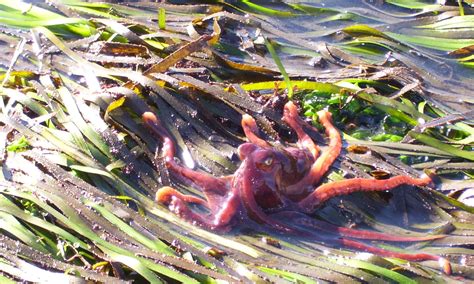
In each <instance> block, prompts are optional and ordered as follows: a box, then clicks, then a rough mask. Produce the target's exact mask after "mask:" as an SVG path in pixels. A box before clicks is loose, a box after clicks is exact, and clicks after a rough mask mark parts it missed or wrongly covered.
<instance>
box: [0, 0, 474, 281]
mask: <svg viewBox="0 0 474 284" xmlns="http://www.w3.org/2000/svg"><path fill="white" fill-rule="evenodd" d="M47 2H48V3H46V1H45V2H42V1H34V4H30V3H26V2H21V1H7V0H0V24H1V25H2V26H1V31H2V32H1V33H0V41H1V43H2V49H3V50H4V52H3V53H2V56H1V61H0V62H1V69H2V72H1V78H0V79H1V84H2V86H1V89H0V94H1V99H0V109H1V112H0V122H1V128H0V129H1V131H0V134H1V137H2V139H0V142H1V144H0V148H1V149H2V151H1V153H2V156H1V157H2V158H1V160H0V161H1V165H2V175H1V178H0V224H1V226H0V271H1V273H0V282H2V283H10V282H14V281H31V282H41V281H44V280H46V279H47V280H49V281H51V279H54V280H57V281H74V280H78V279H88V280H92V281H97V282H105V283H112V282H125V281H133V280H137V281H140V280H146V281H149V282H153V283H155V282H156V283H160V282H185V283H198V282H203V283H216V282H221V281H227V282H235V281H238V280H242V281H253V282H267V281H268V282H272V281H273V282H285V281H287V282H298V283H315V282H318V281H320V282H325V281H327V282H351V283H352V282H370V283H372V282H384V281H388V282H403V283H413V282H418V281H419V282H423V281H425V282H426V281H433V282H441V283H442V282H451V281H454V280H459V281H463V280H474V264H473V259H474V250H473V246H474V208H473V207H470V206H469V205H474V201H473V199H474V197H473V196H474V194H473V190H474V171H473V168H474V151H473V147H474V128H473V127H474V112H473V110H472V107H473V104H474V99H473V97H472V94H473V91H474V87H473V86H474V84H473V83H474V82H473V78H474V76H473V71H472V68H473V67H474V56H473V46H474V39H473V38H472V33H473V29H474V27H473V20H474V18H473V17H474V13H473V12H474V10H473V9H472V8H471V7H470V5H472V3H470V2H471V1H446V2H448V3H446V4H445V5H441V4H435V2H436V1H405V0H390V1H346V0H341V1H312V2H313V4H308V3H307V2H310V1H294V0H293V1H284V0H282V1H206V4H202V1H166V3H152V2H150V3H148V2H139V3H134V2H129V3H126V4H124V3H122V4H111V3H88V2H83V1H78V0H53V1H47ZM181 2H185V5H183V3H181ZM191 2H193V3H191ZM266 2H271V4H268V3H267V4H265V3H266ZM323 2H330V4H329V3H325V4H324V3H323ZM371 2H375V3H371ZM451 2H452V3H451ZM288 99H292V100H294V101H296V102H299V105H300V106H301V114H302V115H305V116H306V117H307V119H308V121H312V122H313V123H314V125H315V126H316V127H319V126H318V124H317V122H316V121H317V115H316V113H317V111H318V110H320V109H323V108H328V109H329V110H330V111H331V112H332V113H333V114H334V120H335V123H336V126H337V127H338V129H340V130H341V132H342V133H343V135H344V141H345V143H346V144H345V145H344V146H345V149H346V151H345V152H344V153H343V155H342V156H341V157H340V158H339V159H338V163H336V165H335V166H334V167H333V169H332V171H331V173H330V174H329V175H328V176H327V180H326V181H331V180H338V179H344V178H349V177H371V176H372V177H376V178H384V177H387V176H390V175H397V174H409V175H412V176H418V175H419V174H420V172H421V171H422V170H431V171H433V170H434V171H436V174H437V178H438V182H437V184H438V188H437V189H436V190H435V189H429V188H423V189H419V190H413V189H414V188H413V187H408V186H406V187H400V188H399V189H397V190H395V191H393V192H390V193H385V192H382V193H370V194H353V195H351V196H345V197H342V198H334V200H331V201H330V202H328V204H327V205H325V206H324V207H322V208H320V210H319V211H318V212H316V213H315V214H314V216H312V218H314V219H315V220H323V221H327V222H330V223H332V224H335V225H338V226H343V227H357V228H360V229H370V230H375V231H379V232H385V233H392V234H398V235H404V234H405V235H406V234H410V235H425V234H446V235H447V236H446V237H445V238H441V239H437V240H433V241H429V242H422V243H411V244H409V245H407V244H398V243H395V244H394V243H390V244H389V243H386V242H379V243H376V245H377V246H379V247H381V248H388V249H391V250H396V251H401V252H426V253H432V254H437V255H442V256H444V257H446V258H448V259H449V260H450V261H451V263H452V265H453V275H445V274H443V273H442V272H441V270H440V268H439V266H438V263H436V262H433V261H424V262H419V263H417V262H414V263H409V262H407V261H405V260H400V259H396V258H382V257H378V256H374V255H369V254H365V253H360V252H355V251H351V250H348V249H340V248H337V247H334V246H332V245H331V236H329V237H328V241H327V242H325V243H322V242H318V241H314V240H311V239H308V238H304V237H299V236H287V235H284V234H280V233H278V232H275V231H272V230H269V229H268V228H265V227H264V226H258V224H240V225H239V226H236V227H235V228H234V229H233V230H232V231H231V232H230V233H228V234H224V235H219V234H215V233H213V232H209V231H206V230H203V229H201V228H199V227H197V226H193V225H192V224H190V223H187V222H185V221H183V220H180V219H179V218H178V217H177V216H175V215H173V214H172V213H170V212H169V211H168V210H167V208H165V207H163V206H160V205H157V204H155V202H154V201H153V196H154V193H155V192H156V190H157V189H158V188H159V187H161V186H163V185H170V184H172V185H173V186H175V187H177V188H178V189H179V190H180V191H182V192H185V193H192V194H197V195H200V194H201V193H200V192H198V191H197V190H195V189H193V188H192V187H189V186H187V185H184V184H180V183H179V182H178V181H176V180H174V179H173V177H170V175H169V173H168V172H167V170H166V169H165V167H164V165H163V161H161V160H160V159H157V160H155V159H154V155H155V150H156V149H157V147H160V143H159V141H156V140H155V139H154V138H153V137H151V135H150V134H149V132H148V131H147V129H146V128H145V127H144V126H143V123H142V122H141V120H140V115H141V114H142V113H143V112H144V111H149V110H151V111H153V112H155V113H156V114H157V115H158V116H159V117H160V119H161V120H162V121H163V123H164V124H165V126H166V127H167V128H168V129H169V130H170V132H171V134H172V136H173V137H174V138H175V140H176V142H177V144H178V146H179V153H180V155H179V156H180V160H181V161H182V162H183V163H184V164H186V165H187V166H189V167H197V168H199V169H201V170H203V171H206V172H210V173H212V174H213V175H215V176H219V175H227V174H231V173H233V172H234V171H235V169H236V168H237V166H238V159H237V157H236V147H237V146H238V145H240V144H241V143H242V142H243V141H244V140H243V138H242V137H243V134H242V130H241V128H240V120H241V116H242V114H244V113H248V114H251V115H252V116H253V117H255V119H256V120H257V123H258V124H259V126H261V128H262V129H263V130H264V134H263V135H265V136H266V138H269V140H272V141H278V140H280V141H285V142H286V143H292V142H294V139H293V138H292V135H291V134H289V132H288V131H289V129H288V127H287V126H286V125H285V124H284V123H282V122H281V119H280V118H281V111H282V106H283V104H284V102H285V101H287V100H288ZM311 135H312V138H313V139H315V140H317V141H318V143H319V144H323V143H324V139H323V138H322V136H321V135H319V134H318V133H311ZM332 238H334V237H333V236H332Z"/></svg>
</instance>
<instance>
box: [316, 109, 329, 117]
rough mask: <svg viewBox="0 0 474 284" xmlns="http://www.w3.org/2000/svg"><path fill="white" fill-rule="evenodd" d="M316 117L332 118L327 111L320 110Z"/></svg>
mask: <svg viewBox="0 0 474 284" xmlns="http://www.w3.org/2000/svg"><path fill="white" fill-rule="evenodd" d="M317 115H318V117H329V118H331V117H332V114H331V112H329V111H328V110H327V109H322V110H320V111H318V112H317Z"/></svg>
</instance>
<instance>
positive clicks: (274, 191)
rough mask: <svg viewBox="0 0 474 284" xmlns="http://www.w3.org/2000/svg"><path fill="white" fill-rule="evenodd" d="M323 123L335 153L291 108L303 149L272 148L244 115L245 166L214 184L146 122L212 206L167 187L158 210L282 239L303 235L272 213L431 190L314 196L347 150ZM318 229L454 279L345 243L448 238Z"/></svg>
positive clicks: (150, 117) (325, 116) (347, 189)
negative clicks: (262, 230) (245, 222)
mask: <svg viewBox="0 0 474 284" xmlns="http://www.w3.org/2000/svg"><path fill="white" fill-rule="evenodd" d="M318 117H319V121H320V123H321V124H322V125H323V126H324V128H325V129H326V135H327V136H328V137H329V147H328V148H327V149H326V150H325V151H322V152H321V151H320V149H319V147H318V146H317V145H316V144H315V143H314V142H313V140H312V139H311V138H310V137H309V135H308V134H307V133H305V131H304V130H303V128H304V126H305V125H306V127H311V126H309V125H307V124H306V123H305V122H304V121H303V120H302V119H301V118H300V117H299V115H298V109H297V107H296V105H295V104H293V103H292V102H291V101H290V102H288V103H286V105H285V107H284V113H283V121H284V122H285V123H287V124H288V125H289V126H290V127H291V128H292V129H293V130H294V131H295V132H296V134H297V136H298V141H297V146H298V147H285V148H283V147H274V146H272V145H270V144H269V143H268V142H266V141H265V140H263V139H262V138H260V137H259V136H258V134H257V132H258V128H257V125H256V123H255V120H254V119H253V118H252V117H251V116H250V115H244V116H243V117H242V128H243V130H244V132H245V136H246V137H247V139H248V141H249V142H247V143H244V144H242V145H240V146H239V148H238V154H239V157H240V160H241V161H242V163H241V165H240V167H239V168H238V169H237V171H236V172H235V173H234V174H233V175H229V176H224V177H214V176H211V175H209V174H206V173H201V172H197V171H194V170H191V169H188V168H185V167H183V166H181V165H179V164H178V163H177V162H176V161H175V145H174V142H173V140H172V138H171V136H170V135H169V133H168V131H167V130H166V129H165V128H164V127H163V126H162V125H161V123H160V121H159V120H158V119H157V117H156V116H155V115H154V114H153V113H151V112H146V113H144V114H143V116H142V118H143V121H144V122H145V125H146V126H147V127H148V128H149V129H150V130H151V132H152V133H154V134H155V135H156V136H157V137H158V138H159V139H161V141H162V144H163V147H162V153H163V156H164V158H165V163H166V166H167V168H168V170H169V171H170V173H172V174H173V175H175V176H177V177H178V178H180V179H182V180H184V181H186V182H188V183H189V182H190V183H192V184H193V185H194V186H196V187H197V188H199V189H201V190H202V192H203V194H204V196H205V198H206V200H204V199H202V198H200V197H196V196H191V195H184V194H182V193H180V192H178V191H177V190H175V189H173V188H171V187H169V186H165V187H162V188H160V189H159V190H158V192H157V193H156V200H157V202H159V203H162V204H165V205H167V206H168V208H169V209H170V210H171V211H172V212H174V213H175V214H177V215H179V216H180V217H181V218H183V219H185V220H188V221H190V222H192V223H194V224H198V225H200V226H202V227H204V228H206V229H209V230H217V231H225V230H228V229H229V228H230V227H231V226H232V224H233V222H234V221H237V220H239V219H244V218H246V217H247V216H249V217H250V218H251V219H253V220H254V221H256V222H258V223H263V224H266V225H268V226H270V227H273V228H276V229H277V230H279V231H284V232H288V233H295V232H298V229H296V228H294V227H292V226H290V225H288V224H285V223H283V222H280V221H278V220H276V219H274V218H272V217H271V215H270V213H271V212H276V211H280V212H281V211H284V210H288V211H291V212H295V211H296V212H303V213H312V212H314V211H315V210H316V209H317V207H318V206H320V205H321V204H323V203H324V202H326V201H327V200H328V199H330V198H332V197H335V196H340V195H347V194H350V193H352V192H356V191H386V190H391V189H393V188H396V187H397V186H399V185H412V186H426V185H429V184H431V182H432V180H431V178H430V177H429V176H425V177H422V178H412V177H409V176H404V175H400V176H395V177H392V178H389V179H385V180H374V179H364V178H353V179H347V180H341V181H335V182H330V183H326V184H323V185H320V186H317V187H316V189H314V188H315V186H316V185H317V184H318V183H319V182H320V180H321V178H322V177H323V176H324V175H325V174H326V172H327V171H328V169H329V168H330V166H331V165H332V164H333V163H334V161H335V159H336V158H337V157H338V156H339V154H340V152H341V147H342V142H341V136H340V134H339V131H338V130H337V129H336V128H335V127H334V126H333V124H332V119H331V113H330V112H328V111H325V110H321V111H319V112H318ZM188 203H195V204H200V205H202V206H205V207H206V208H208V209H209V211H210V213H209V214H201V213H197V212H195V211H193V210H192V209H190V207H189V206H188ZM311 224H312V226H315V227H317V228H318V229H322V230H325V231H331V232H334V231H336V232H337V233H338V234H339V235H341V238H339V239H337V240H335V242H336V243H337V244H339V245H344V246H349V247H352V248H356V249H359V250H363V251H366V252H370V253H374V254H377V255H381V256H386V257H397V258H401V259H405V260H410V261H422V260H436V261H438V262H439V263H440V265H441V266H442V267H443V270H444V271H445V273H447V274H450V273H451V265H450V263H449V261H447V260H446V259H444V258H442V257H440V256H437V255H431V254H425V253H416V254H407V253H399V252H393V251H389V250H385V249H381V248H377V247H372V246H369V245H366V244H364V243H361V242H358V241H354V240H351V239H348V238H345V237H350V238H359V239H371V240H376V239H377V240H386V241H397V242H410V241H426V240H434V239H437V238H441V237H443V236H442V235H433V236H426V237H406V236H405V237H402V236H391V235H386V234H382V233H377V232H371V231H362V230H354V229H349V228H340V227H336V226H333V225H330V224H327V223H324V224H323V225H321V223H320V221H315V220H313V221H311Z"/></svg>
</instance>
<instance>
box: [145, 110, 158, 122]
mask: <svg viewBox="0 0 474 284" xmlns="http://www.w3.org/2000/svg"><path fill="white" fill-rule="evenodd" d="M142 119H143V120H144V121H145V122H147V123H150V122H153V123H158V118H157V117H156V115H154V114H153V113H152V112H149V111H146V112H144V113H143V114H142Z"/></svg>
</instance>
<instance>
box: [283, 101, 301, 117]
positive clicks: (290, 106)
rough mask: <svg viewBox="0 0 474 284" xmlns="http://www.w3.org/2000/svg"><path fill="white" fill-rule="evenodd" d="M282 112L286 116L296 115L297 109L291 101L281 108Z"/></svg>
mask: <svg viewBox="0 0 474 284" xmlns="http://www.w3.org/2000/svg"><path fill="white" fill-rule="evenodd" d="M283 111H284V112H285V113H287V114H288V115H292V114H298V109H297V107H296V105H295V104H294V103H293V102H292V101H288V102H287V103H286V104H285V106H284V107H283Z"/></svg>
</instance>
